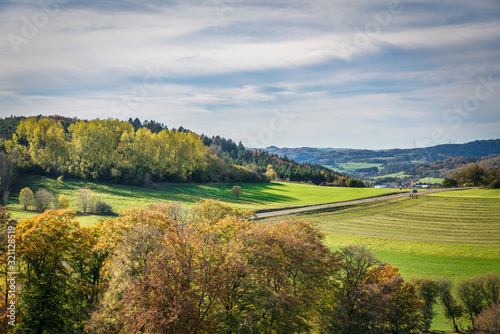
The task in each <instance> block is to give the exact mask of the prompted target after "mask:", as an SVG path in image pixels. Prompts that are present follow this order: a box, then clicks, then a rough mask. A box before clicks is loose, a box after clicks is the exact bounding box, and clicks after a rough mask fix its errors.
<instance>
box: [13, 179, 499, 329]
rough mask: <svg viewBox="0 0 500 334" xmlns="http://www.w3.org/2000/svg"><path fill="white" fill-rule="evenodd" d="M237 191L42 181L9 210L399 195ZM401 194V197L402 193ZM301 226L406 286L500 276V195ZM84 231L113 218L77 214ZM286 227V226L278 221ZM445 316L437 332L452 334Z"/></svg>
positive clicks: (464, 194) (250, 187) (290, 202)
mask: <svg viewBox="0 0 500 334" xmlns="http://www.w3.org/2000/svg"><path fill="white" fill-rule="evenodd" d="M233 185H234V184H203V185H202V184H167V183H165V184H159V185H158V189H155V190H153V189H145V188H139V187H131V186H123V185H114V184H107V183H100V182H89V181H84V180H64V181H63V182H62V183H59V182H57V181H56V180H54V179H51V178H47V177H40V176H25V177H22V178H21V180H20V182H19V183H18V184H17V188H16V189H13V196H12V197H11V200H10V202H9V205H8V209H9V210H10V211H11V213H12V215H13V218H16V219H24V218H29V217H32V216H34V215H37V214H38V213H37V212H32V211H28V212H26V211H23V210H21V207H20V205H19V204H18V200H17V198H18V195H19V191H20V189H21V188H23V187H26V186H29V187H30V188H31V189H32V190H33V191H36V190H37V189H39V188H46V189H48V190H50V191H52V192H53V193H54V194H55V195H59V194H64V195H66V196H68V198H69V199H70V202H71V208H72V209H77V208H76V204H75V197H76V193H77V191H78V189H80V188H81V187H82V186H88V187H89V188H91V189H92V190H93V192H94V193H95V194H96V195H97V196H98V197H100V198H101V199H102V200H104V201H106V202H108V203H109V204H111V205H112V207H113V209H114V210H115V211H116V212H118V211H121V210H124V209H127V208H131V207H137V206H146V205H148V204H150V203H155V202H159V201H182V202H183V203H184V204H185V205H187V206H190V205H193V204H194V203H195V202H197V201H198V200H201V199H204V198H216V199H219V200H221V201H223V202H226V203H229V204H232V205H239V206H241V207H243V208H245V209H252V210H256V209H269V208H279V207H286V206H304V205H311V204H321V203H331V202H340V201H347V200H352V199H357V198H366V197H371V196H376V195H381V194H387V193H391V192H395V191H394V190H390V189H374V188H335V187H318V186H312V185H304V184H296V183H281V182H273V183H267V184H262V183H260V184H255V183H240V184H238V185H240V186H241V187H242V188H243V198H242V199H240V200H236V199H235V198H234V197H231V196H230V191H231V188H232V187H233ZM397 192H399V191H397ZM298 216H299V218H302V219H307V220H315V221H317V223H318V225H319V227H320V229H321V230H323V231H324V232H326V237H325V242H326V244H327V245H328V246H329V247H331V248H332V249H339V248H340V247H342V246H346V245H349V244H358V245H366V246H368V247H369V248H371V249H372V250H373V251H374V252H375V254H376V255H377V256H378V258H379V259H381V260H382V261H383V262H386V263H391V264H392V265H395V266H397V267H398V268H399V270H400V273H401V274H402V275H403V277H404V278H405V279H406V280H410V279H411V278H412V277H429V278H448V279H451V280H452V281H454V282H458V281H460V280H462V279H464V278H468V277H471V276H474V275H478V274H483V273H487V272H491V271H496V272H499V268H500V190H482V189H470V190H461V191H450V192H443V193H436V194H429V195H422V194H419V196H418V198H416V199H409V198H400V199H387V200H379V201H377V202H373V203H365V204H359V205H356V206H350V207H347V208H346V207H344V208H337V209H330V211H323V212H316V213H313V214H310V213H309V214H298ZM78 218H79V221H80V223H81V224H82V225H89V224H93V223H95V222H97V221H98V220H101V219H105V218H107V217H101V216H95V215H83V214H79V217H78ZM273 219H283V218H273ZM449 328H450V326H449V325H448V324H446V323H445V320H444V316H443V314H442V312H441V311H440V313H439V314H438V316H437V318H436V319H435V322H434V326H433V329H434V330H449Z"/></svg>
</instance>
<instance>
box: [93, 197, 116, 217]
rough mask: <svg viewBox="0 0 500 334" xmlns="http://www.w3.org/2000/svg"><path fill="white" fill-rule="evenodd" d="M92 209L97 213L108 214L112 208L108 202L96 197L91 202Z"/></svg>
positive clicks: (111, 211)
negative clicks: (95, 199)
mask: <svg viewBox="0 0 500 334" xmlns="http://www.w3.org/2000/svg"><path fill="white" fill-rule="evenodd" d="M92 204H93V205H92V206H93V207H92V211H93V212H94V213H95V214H97V215H110V214H112V213H113V208H112V207H111V205H110V204H108V203H106V202H104V201H103V200H100V199H98V200H97V201H95V202H94V203H92Z"/></svg>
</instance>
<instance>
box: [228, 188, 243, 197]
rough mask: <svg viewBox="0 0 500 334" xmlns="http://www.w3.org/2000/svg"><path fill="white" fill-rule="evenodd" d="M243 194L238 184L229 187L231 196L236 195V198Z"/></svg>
mask: <svg viewBox="0 0 500 334" xmlns="http://www.w3.org/2000/svg"><path fill="white" fill-rule="evenodd" d="M242 194H243V189H241V187H240V186H234V187H233V188H232V189H231V196H234V197H236V199H239V197H240V196H241V195H242Z"/></svg>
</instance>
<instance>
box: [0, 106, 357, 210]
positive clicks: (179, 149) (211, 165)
mask: <svg viewBox="0 0 500 334" xmlns="http://www.w3.org/2000/svg"><path fill="white" fill-rule="evenodd" d="M0 130H1V131H0V134H1V135H2V136H3V138H0V157H1V159H0V178H2V180H3V182H2V186H1V187H2V188H1V189H0V195H1V196H2V197H5V198H8V195H9V194H8V189H9V186H10V184H11V183H12V181H13V180H14V178H15V177H14V176H15V171H16V170H17V171H19V172H21V173H23V174H26V173H33V174H49V175H52V176H56V177H57V176H65V177H73V178H81V179H93V180H103V181H108V182H114V183H122V184H133V185H137V186H145V187H151V186H153V185H154V183H156V182H266V181H269V177H268V176H269V175H267V176H266V172H267V171H268V170H269V168H268V167H269V165H271V167H272V169H273V171H274V172H275V174H276V177H277V178H279V179H281V180H288V181H297V182H313V183H316V184H319V183H321V182H331V183H333V184H334V185H337V186H364V184H363V183H362V182H361V181H360V180H356V181H353V180H354V179H353V178H348V177H344V176H341V175H339V174H337V173H335V172H333V171H331V170H329V169H326V168H324V167H322V166H321V165H317V164H298V163H296V162H295V161H292V160H290V159H288V158H286V157H284V158H280V157H278V156H277V155H272V154H269V153H267V152H264V151H250V150H247V149H246V148H245V147H244V146H243V144H241V143H239V144H238V145H236V144H235V143H234V142H233V141H232V140H230V139H225V138H221V137H220V136H213V137H211V138H210V137H208V136H205V135H198V134H196V133H194V132H191V131H189V130H187V129H184V128H182V127H181V128H179V129H170V130H169V129H168V128H167V127H166V126H165V125H163V124H162V123H158V122H155V121H144V122H141V121H140V120H138V119H135V120H132V119H130V120H129V121H128V122H124V121H119V120H117V119H105V120H100V119H95V120H91V121H86V120H78V119H69V118H64V117H61V116H50V117H42V116H37V117H29V118H24V117H17V118H16V117H10V118H5V119H0ZM0 200H1V198H0ZM4 203H5V201H4Z"/></svg>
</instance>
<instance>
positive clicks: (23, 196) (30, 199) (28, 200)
mask: <svg viewBox="0 0 500 334" xmlns="http://www.w3.org/2000/svg"><path fill="white" fill-rule="evenodd" d="M34 200H35V196H34V195H33V191H32V190H31V189H30V188H28V187H25V188H23V189H21V192H20V193H19V204H21V206H22V207H23V209H24V210H28V207H29V206H30V205H32V204H33V203H34Z"/></svg>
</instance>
